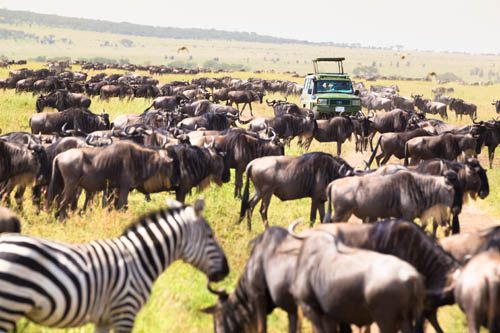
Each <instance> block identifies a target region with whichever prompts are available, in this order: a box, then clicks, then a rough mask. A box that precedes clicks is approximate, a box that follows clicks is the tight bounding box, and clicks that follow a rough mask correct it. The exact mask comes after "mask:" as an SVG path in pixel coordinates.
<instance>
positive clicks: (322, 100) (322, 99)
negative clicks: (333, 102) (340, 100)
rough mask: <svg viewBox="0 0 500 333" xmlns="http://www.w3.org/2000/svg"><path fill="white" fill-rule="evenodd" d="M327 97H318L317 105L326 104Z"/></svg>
mask: <svg viewBox="0 0 500 333" xmlns="http://www.w3.org/2000/svg"><path fill="white" fill-rule="evenodd" d="M327 104H328V99H326V98H318V105H327Z"/></svg>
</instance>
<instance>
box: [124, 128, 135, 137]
mask: <svg viewBox="0 0 500 333" xmlns="http://www.w3.org/2000/svg"><path fill="white" fill-rule="evenodd" d="M136 130H137V128H135V127H134V126H127V127H125V134H126V135H133V134H134V133H135V132H136Z"/></svg>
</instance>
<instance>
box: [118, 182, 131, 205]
mask: <svg viewBox="0 0 500 333" xmlns="http://www.w3.org/2000/svg"><path fill="white" fill-rule="evenodd" d="M129 192H130V187H129V186H128V185H121V186H120V190H119V196H118V203H117V204H116V209H121V208H123V207H125V208H126V205H127V199H128V193H129Z"/></svg>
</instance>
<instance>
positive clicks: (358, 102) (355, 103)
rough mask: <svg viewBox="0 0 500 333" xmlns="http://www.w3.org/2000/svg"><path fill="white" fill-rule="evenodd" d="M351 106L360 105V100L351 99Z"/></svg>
mask: <svg viewBox="0 0 500 333" xmlns="http://www.w3.org/2000/svg"><path fill="white" fill-rule="evenodd" d="M352 105H355V106H360V105H361V100H359V99H353V100H352Z"/></svg>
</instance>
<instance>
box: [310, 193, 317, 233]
mask: <svg viewBox="0 0 500 333" xmlns="http://www.w3.org/2000/svg"><path fill="white" fill-rule="evenodd" d="M318 205H319V202H318V201H317V200H315V199H314V198H313V199H312V202H311V214H310V215H309V222H310V225H311V227H312V226H313V225H314V221H316V210H318Z"/></svg>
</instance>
